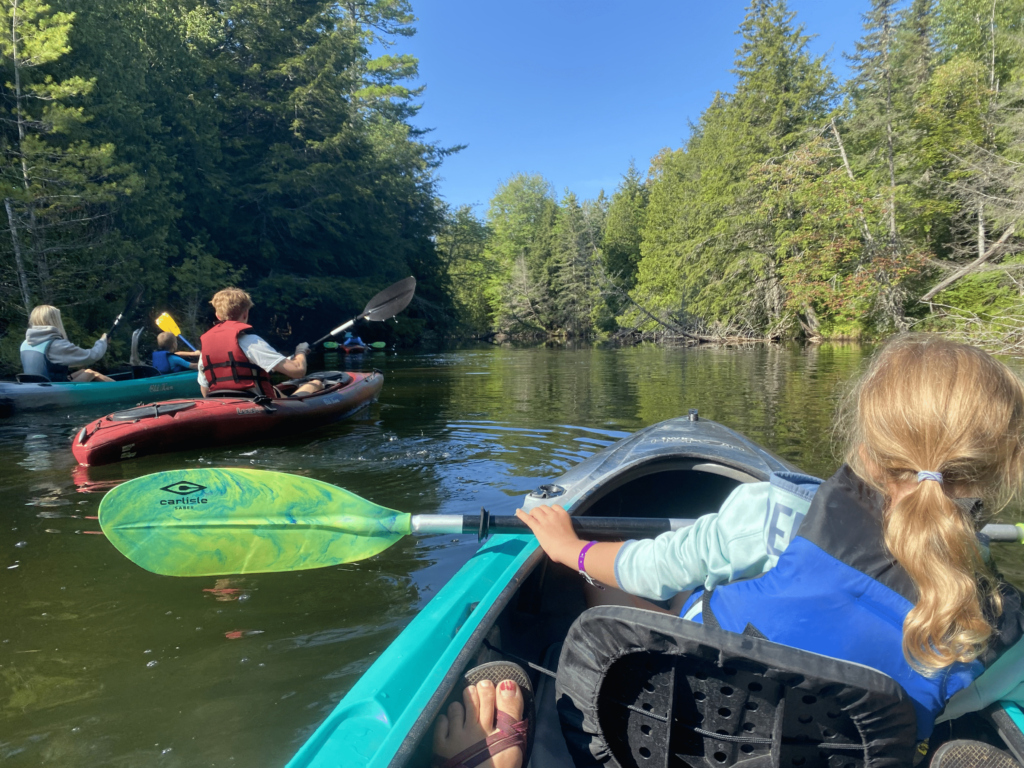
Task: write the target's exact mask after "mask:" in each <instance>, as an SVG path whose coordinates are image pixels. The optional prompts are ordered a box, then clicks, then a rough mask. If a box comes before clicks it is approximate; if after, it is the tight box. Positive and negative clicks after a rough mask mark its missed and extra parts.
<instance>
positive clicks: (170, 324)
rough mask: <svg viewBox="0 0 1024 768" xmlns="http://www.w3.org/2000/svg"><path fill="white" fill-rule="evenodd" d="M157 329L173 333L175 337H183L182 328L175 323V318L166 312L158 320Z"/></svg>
mask: <svg viewBox="0 0 1024 768" xmlns="http://www.w3.org/2000/svg"><path fill="white" fill-rule="evenodd" d="M156 327H157V328H159V329H160V330H161V331H167V332H168V333H173V334H174V335H175V336H181V328H179V327H178V324H177V323H176V322H174V318H173V317H171V316H170V315H168V314H167V313H166V312H164V313H163V314H162V315H160V317H158V318H157V319H156Z"/></svg>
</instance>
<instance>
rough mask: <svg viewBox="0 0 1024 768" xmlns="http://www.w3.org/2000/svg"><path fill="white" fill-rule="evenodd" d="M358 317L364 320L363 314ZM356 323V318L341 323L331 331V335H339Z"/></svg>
mask: <svg viewBox="0 0 1024 768" xmlns="http://www.w3.org/2000/svg"><path fill="white" fill-rule="evenodd" d="M356 319H357V320H362V316H360V317H358V318H356ZM355 324H356V321H355V320H349V321H347V322H344V323H342V324H341V325H339V326H338V327H337V328H335V329H334V330H333V331H331V332H330V334H329V335H330V336H337V335H338V334H339V333H341V332H342V331H344V330H347V329H349V328H351V327H352V326H353V325H355Z"/></svg>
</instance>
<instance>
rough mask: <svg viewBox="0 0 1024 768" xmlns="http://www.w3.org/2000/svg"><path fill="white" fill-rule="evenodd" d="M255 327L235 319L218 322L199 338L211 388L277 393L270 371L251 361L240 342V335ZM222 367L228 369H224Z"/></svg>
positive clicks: (271, 394)
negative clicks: (222, 370) (271, 380)
mask: <svg viewBox="0 0 1024 768" xmlns="http://www.w3.org/2000/svg"><path fill="white" fill-rule="evenodd" d="M250 330H252V326H251V325H246V324H245V323H239V322H237V321H235V320H225V321H224V322H222V323H218V324H217V325H215V326H213V328H211V329H210V330H208V331H207V332H206V333H204V334H203V335H202V337H201V338H200V340H199V341H200V342H201V345H202V346H201V349H202V350H203V375H204V376H205V377H206V381H207V384H208V385H209V388H210V391H211V392H221V391H224V390H236V391H241V390H249V391H256V392H259V393H260V394H262V395H265V396H266V397H275V398H276V397H277V393H276V392H275V391H274V387H273V386H272V385H271V383H270V374H268V373H267V372H266V371H264V370H263V369H262V368H260V367H259V366H258V365H254V364H253V363H250V362H249V359H248V358H247V357H246V356H245V352H243V351H242V348H241V347H240V346H239V345H238V337H239V335H241V334H243V333H246V332H247V331H250ZM221 369H227V370H226V371H224V372H223V373H221V372H220V371H221Z"/></svg>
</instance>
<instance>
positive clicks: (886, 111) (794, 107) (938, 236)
mask: <svg viewBox="0 0 1024 768" xmlns="http://www.w3.org/2000/svg"><path fill="white" fill-rule="evenodd" d="M809 34H810V33H809V32H808V31H806V30H804V29H803V28H802V27H801V26H800V24H799V22H798V20H797V19H796V17H795V14H794V13H792V12H791V11H789V10H788V9H787V6H786V3H785V1H784V0H753V1H752V2H751V4H750V5H749V7H748V8H747V13H746V18H745V20H744V22H743V24H742V26H741V28H740V38H741V40H742V43H741V44H740V46H739V48H738V50H737V51H736V55H735V65H734V70H733V71H734V74H735V75H736V86H735V89H734V91H733V92H732V93H719V94H717V96H716V97H715V98H714V100H713V101H712V103H711V104H709V105H708V107H707V109H706V110H705V111H704V113H703V114H702V115H701V116H700V119H699V120H698V121H697V123H696V124H695V125H693V126H691V131H690V137H689V139H688V141H687V142H686V143H685V146H683V147H681V148H678V149H665V150H663V151H662V152H661V153H659V154H658V155H657V156H656V157H654V158H653V159H652V160H651V161H650V166H649V168H648V169H647V171H646V173H644V172H642V171H641V170H639V169H638V168H637V167H636V165H635V164H633V165H631V166H630V167H629V168H628V169H627V170H626V171H625V173H624V174H623V176H622V180H621V183H620V185H619V187H618V188H617V189H615V190H614V191H612V193H611V196H610V198H606V197H604V196H603V195H602V196H601V197H599V198H598V199H596V200H591V201H579V200H578V199H577V198H576V197H575V196H574V195H572V193H571V192H569V191H565V193H564V194H563V195H562V196H561V198H559V197H558V195H557V194H556V192H555V191H554V190H551V189H550V188H549V186H548V185H547V184H546V182H545V181H544V179H543V178H541V177H539V176H530V175H517V176H513V177H512V178H510V179H508V180H507V181H506V182H505V183H504V184H503V185H502V186H501V188H500V189H499V190H498V192H497V194H496V195H495V197H494V198H493V200H492V201H491V206H490V209H489V210H488V211H487V214H486V217H484V218H481V219H477V218H474V217H473V215H472V213H471V212H470V211H469V210H466V209H463V210H459V211H455V212H451V211H449V212H448V213H447V214H446V216H445V220H444V227H443V229H442V230H441V232H440V233H439V235H438V238H437V242H438V243H439V244H441V245H442V246H443V245H444V244H447V243H452V244H454V243H456V242H457V243H459V247H460V248H461V251H460V255H459V256H458V258H457V259H455V263H456V264H457V265H458V266H457V267H455V269H454V270H453V271H452V272H450V274H452V275H454V274H456V272H458V273H459V274H460V277H459V279H457V280H455V281H454V283H453V289H452V290H453V295H454V301H455V304H456V306H457V307H458V308H459V317H460V319H461V321H462V322H464V323H469V324H471V325H472V327H473V328H474V330H475V331H476V332H478V333H483V332H487V331H492V332H493V331H495V330H501V331H505V332H509V333H515V332H519V333H529V332H543V333H546V334H564V335H580V334H585V335H593V334H619V335H620V336H621V335H626V334H629V335H632V336H633V337H634V338H635V337H637V335H639V334H645V333H646V334H656V335H663V336H666V337H676V338H681V339H690V340H716V339H719V340H721V339H786V338H803V339H809V340H817V339H877V338H880V337H883V336H885V335H887V334H891V333H893V332H898V331H903V330H929V331H940V332H944V333H948V334H951V335H953V336H956V337H959V338H964V339H968V340H971V341H973V342H976V343H980V344H983V345H985V346H986V347H988V348H990V349H994V350H997V351H1012V350H1016V351H1018V352H1019V351H1021V350H1022V349H1024V344H1022V342H1024V321H1022V318H1024V272H1022V270H1024V256H1022V255H1021V245H1020V240H1019V238H1018V237H1015V232H1016V230H1017V228H1018V227H1019V226H1020V225H1021V217H1022V216H1024V172H1022V168H1024V166H1022V165H1021V162H1022V161H1024V153H1022V150H1024V122H1022V117H1021V115H1022V112H1021V109H1020V107H1021V105H1022V101H1024V2H1022V1H1021V0H913V2H905V3H897V2H894V0H873V2H872V8H871V11H870V12H869V13H867V14H865V17H864V28H863V32H862V35H861V37H860V39H859V41H858V43H857V46H856V49H855V50H854V51H852V52H849V54H848V55H847V63H848V65H849V72H850V73H851V76H850V78H849V79H848V80H847V82H845V83H844V82H839V81H838V80H837V79H836V77H835V76H834V74H833V73H832V72H831V71H830V68H829V67H828V66H827V64H826V62H825V61H824V60H823V59H821V58H815V57H814V56H812V55H811V54H810V53H809V52H808V46H807V43H808V40H809V37H808V35H809ZM470 242H472V243H473V245H472V246H470ZM453 252H454V250H453Z"/></svg>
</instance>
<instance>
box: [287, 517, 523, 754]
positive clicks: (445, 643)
mask: <svg viewBox="0 0 1024 768" xmlns="http://www.w3.org/2000/svg"><path fill="white" fill-rule="evenodd" d="M541 554H543V553H542V552H541V550H540V549H539V548H538V547H537V540H536V539H535V538H533V537H532V536H495V537H493V538H492V539H491V540H490V541H489V542H488V543H487V544H486V545H484V546H483V547H482V548H481V549H480V551H479V552H478V553H477V554H476V555H475V556H474V557H473V559H472V560H470V561H469V562H468V563H467V564H466V565H465V566H463V568H462V569H461V570H460V571H459V572H458V573H457V574H456V575H455V577H454V578H453V579H452V580H451V581H450V582H448V584H447V585H445V587H444V589H442V590H441V591H440V592H439V593H438V594H437V595H436V596H435V597H434V599H433V600H431V601H430V602H429V603H427V605H426V607H425V608H424V609H423V610H422V611H421V612H420V613H419V614H418V615H417V616H416V618H415V619H413V620H412V622H411V623H410V624H409V626H408V627H406V628H405V630H404V631H403V632H402V633H401V635H399V636H398V638H396V639H395V641H394V642H393V643H392V644H391V646H390V647H388V649H387V650H386V651H384V653H383V654H381V656H380V658H379V659H377V661H376V662H375V663H374V664H373V666H372V667H371V668H370V669H369V670H367V672H366V674H364V675H363V676H362V678H360V680H359V682H357V683H356V684H355V686H353V688H352V690H350V691H349V692H348V694H347V695H346V696H345V698H344V699H343V700H342V701H341V702H340V703H339V704H338V706H337V707H336V708H335V709H334V711H333V712H332V713H331V714H330V715H329V716H328V718H327V720H325V721H324V722H323V724H322V725H321V726H320V727H319V728H318V729H317V730H316V733H314V734H313V736H312V737H311V738H310V739H309V741H307V742H306V744H305V745H303V747H302V749H300V750H299V752H298V753H297V754H296V755H295V757H294V758H293V759H292V760H291V762H289V764H288V765H289V766H290V767H293V768H299V767H300V766H301V768H306V766H328V765H330V766H338V765H344V766H352V767H353V768H354V767H355V766H382V767H383V766H386V765H388V763H389V762H390V761H391V758H392V757H393V756H394V755H395V754H396V753H397V752H398V751H399V749H400V748H401V746H402V744H403V742H404V741H405V740H406V737H407V736H408V734H409V733H410V732H412V731H413V729H414V727H415V726H416V723H417V720H418V719H419V716H420V713H421V712H422V711H423V710H424V708H425V707H426V705H427V702H429V701H430V699H431V698H432V697H433V696H434V695H435V693H436V692H437V691H438V690H440V689H441V688H442V687H443V686H442V684H443V682H444V679H445V676H446V673H447V672H448V670H450V669H453V668H457V667H459V668H460V667H461V666H462V663H463V662H460V655H461V651H463V649H465V648H467V647H468V646H469V639H470V638H471V637H472V636H473V635H474V633H475V631H476V630H477V629H478V627H479V626H480V625H481V622H483V620H484V619H485V617H488V616H489V615H490V614H491V612H490V611H488V610H487V606H497V605H503V604H504V601H501V600H499V598H500V596H501V594H502V592H503V591H506V590H508V589H509V588H510V587H512V588H513V590H514V587H515V586H518V580H517V579H516V573H517V572H519V571H520V569H521V568H522V567H523V566H524V565H526V564H527V563H528V562H529V561H530V560H531V559H533V560H539V556H540V555H541Z"/></svg>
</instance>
